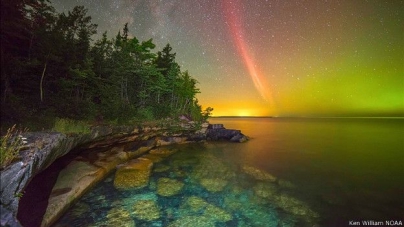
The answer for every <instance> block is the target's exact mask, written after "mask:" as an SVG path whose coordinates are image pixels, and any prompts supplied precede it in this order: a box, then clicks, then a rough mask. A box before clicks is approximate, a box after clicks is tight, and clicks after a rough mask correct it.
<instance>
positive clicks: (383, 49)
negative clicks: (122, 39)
mask: <svg viewBox="0 0 404 227" xmlns="http://www.w3.org/2000/svg"><path fill="white" fill-rule="evenodd" d="M52 4H53V6H54V7H55V8H56V10H57V11H58V12H66V11H67V10H71V9H72V8H73V7H74V6H76V5H84V6H85V7H86V8H88V9H89V15H91V16H92V21H93V23H96V24H98V34H97V35H96V36H94V39H98V38H99V37H100V36H101V34H102V33H103V32H104V31H108V34H109V37H111V38H112V37H114V36H115V35H116V34H117V33H118V31H119V30H120V29H122V28H123V25H124V24H125V23H128V27H129V33H130V35H131V36H135V37H137V38H138V39H139V40H141V41H142V40H148V39H150V38H153V41H154V43H155V44H156V45H157V48H156V51H157V50H161V49H162V48H163V47H164V46H165V45H166V44H167V43H170V45H171V46H172V47H173V51H174V52H176V53H177V57H176V61H177V62H178V63H179V64H180V65H181V69H182V70H183V71H185V70H188V71H189V72H190V74H191V76H193V77H194V78H195V79H197V80H198V81H199V84H198V87H199V88H200V90H201V93H200V94H198V95H197V98H198V99H199V103H200V104H202V106H203V107H204V108H205V107H207V106H211V107H213V108H214V111H213V115H214V116H223V115H225V116H229V115H234V116H307V117H347V116H354V117H361V116H381V117H388V116H400V117H404V1H402V0H369V1H365V0H355V1H352V0H340V1H337V0H335V1H333V0H328V1H327V0H293V1H288V0H279V1H275V0H111V1H107V0H99V1H96V0H53V1H52Z"/></svg>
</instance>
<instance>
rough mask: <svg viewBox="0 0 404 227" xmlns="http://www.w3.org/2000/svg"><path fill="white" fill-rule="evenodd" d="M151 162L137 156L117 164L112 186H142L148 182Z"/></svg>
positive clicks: (123, 187) (122, 187) (125, 187)
mask: <svg viewBox="0 0 404 227" xmlns="http://www.w3.org/2000/svg"><path fill="white" fill-rule="evenodd" d="M152 167H153V162H152V161H151V160H150V159H147V158H137V159H133V160H131V161H129V162H127V163H126V164H124V165H121V166H119V168H118V170H117V171H116V173H115V179H114V186H115V188H117V189H131V188H142V187H145V186H146V185H147V184H148V183H149V177H150V172H151V169H152Z"/></svg>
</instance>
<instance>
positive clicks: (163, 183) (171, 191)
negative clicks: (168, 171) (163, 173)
mask: <svg viewBox="0 0 404 227" xmlns="http://www.w3.org/2000/svg"><path fill="white" fill-rule="evenodd" d="M183 187H184V183H182V182H181V181H178V180H174V179H170V178H165V177H163V178H160V179H158V181H157V194H159V195H161V196H173V195H176V194H178V193H179V192H180V191H181V189H182V188H183Z"/></svg>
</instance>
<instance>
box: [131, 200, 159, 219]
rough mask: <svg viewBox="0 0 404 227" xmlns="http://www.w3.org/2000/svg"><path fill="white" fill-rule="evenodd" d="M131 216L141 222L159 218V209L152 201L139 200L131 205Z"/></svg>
mask: <svg viewBox="0 0 404 227" xmlns="http://www.w3.org/2000/svg"><path fill="white" fill-rule="evenodd" d="M133 215H134V216H135V217H136V218H137V219H139V220H143V221H152V220H156V219H159V218H160V208H159V207H158V205H157V203H156V201H154V200H139V201H137V202H136V203H135V204H133Z"/></svg>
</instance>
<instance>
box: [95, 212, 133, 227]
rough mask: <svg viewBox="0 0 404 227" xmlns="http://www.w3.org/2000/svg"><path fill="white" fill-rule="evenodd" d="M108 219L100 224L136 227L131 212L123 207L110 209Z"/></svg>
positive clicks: (110, 226) (113, 226) (112, 226)
mask: <svg viewBox="0 0 404 227" xmlns="http://www.w3.org/2000/svg"><path fill="white" fill-rule="evenodd" d="M106 218H107V221H106V222H105V223H102V224H101V225H100V226H107V227H115V226H120V227H135V226H136V225H135V221H133V219H132V218H131V217H130V213H129V212H128V211H127V210H125V209H122V208H112V209H111V210H110V211H108V214H107V217H106Z"/></svg>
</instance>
